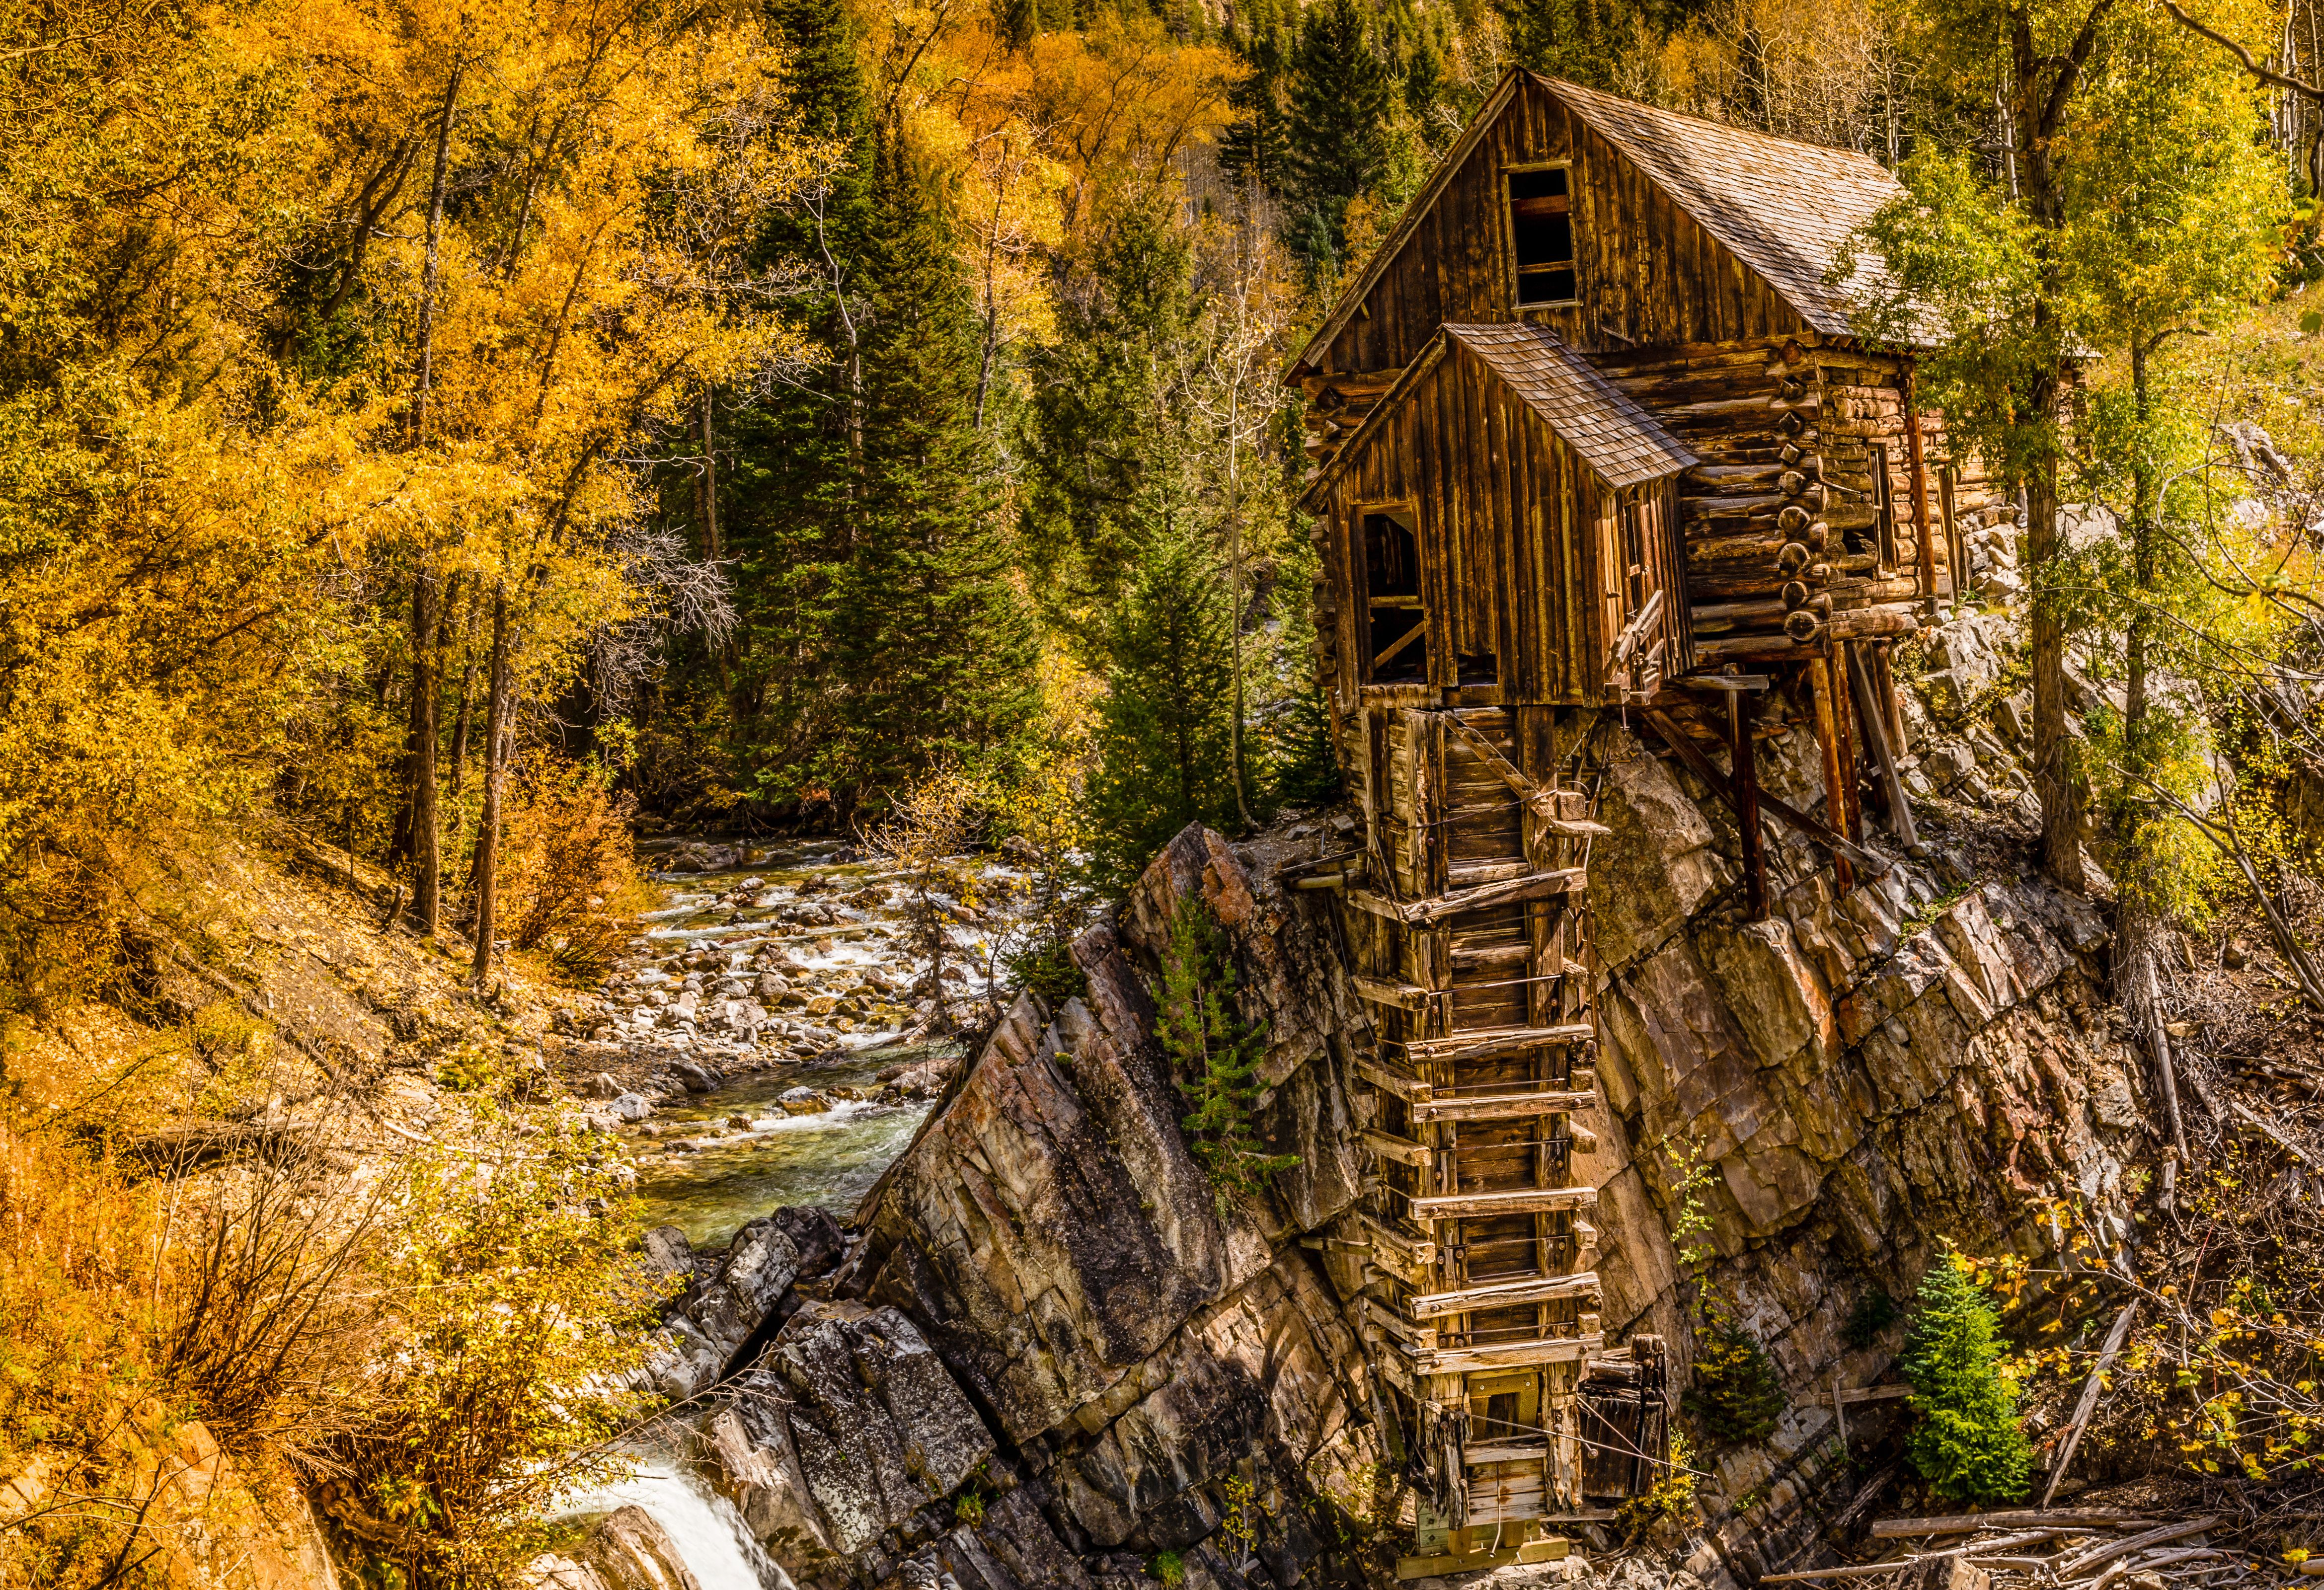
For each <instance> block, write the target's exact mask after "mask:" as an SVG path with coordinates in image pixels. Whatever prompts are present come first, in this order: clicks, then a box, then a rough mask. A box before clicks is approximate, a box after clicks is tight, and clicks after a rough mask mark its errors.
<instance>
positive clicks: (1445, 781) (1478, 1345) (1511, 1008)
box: [1349, 707, 1606, 1577]
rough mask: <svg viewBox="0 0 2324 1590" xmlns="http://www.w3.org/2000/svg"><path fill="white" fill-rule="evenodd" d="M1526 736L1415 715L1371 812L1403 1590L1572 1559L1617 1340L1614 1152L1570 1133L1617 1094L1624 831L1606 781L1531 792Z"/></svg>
mask: <svg viewBox="0 0 2324 1590" xmlns="http://www.w3.org/2000/svg"><path fill="white" fill-rule="evenodd" d="M1533 710H1536V711H1542V712H1549V711H1552V709H1533ZM1574 716H1575V715H1574V714H1572V713H1571V712H1568V713H1566V714H1565V717H1566V718H1567V719H1568V720H1569V722H1568V725H1567V726H1568V728H1569V730H1570V729H1571V727H1572V720H1573V719H1574ZM1580 721H1581V723H1582V725H1583V727H1585V728H1586V725H1587V721H1588V720H1587V719H1586V718H1582V719H1581V720H1580ZM1514 727H1515V725H1514V724H1513V721H1512V716H1511V714H1510V713H1508V712H1505V711H1504V710H1502V709H1500V708H1497V707H1486V708H1469V709H1452V708H1443V709H1421V710H1410V711H1405V712H1398V713H1397V714H1395V721H1392V722H1391V723H1390V725H1389V726H1388V734H1387V735H1386V736H1385V740H1386V744H1385V746H1384V748H1383V749H1384V751H1385V755H1384V756H1383V757H1382V758H1381V760H1382V762H1383V764H1384V765H1382V766H1379V767H1376V768H1375V769H1374V779H1373V784H1372V788H1373V789H1374V791H1375V792H1376V798H1375V799H1374V801H1373V802H1372V803H1371V804H1372V807H1373V810H1374V813H1375V820H1376V822H1377V823H1378V824H1379V828H1380V830H1381V832H1379V833H1378V834H1377V835H1376V842H1375V848H1374V850H1373V854H1374V855H1375V856H1376V857H1378V858H1380V859H1383V860H1384V861H1385V862H1386V863H1387V870H1388V875H1389V876H1388V878H1386V879H1384V880H1382V881H1383V882H1384V883H1385V885H1386V886H1387V887H1385V888H1384V889H1380V890H1373V891H1357V893H1356V894H1355V895H1354V896H1351V904H1352V905H1356V906H1358V907H1359V912H1358V913H1351V915H1350V918H1349V924H1350V937H1351V947H1352V948H1353V949H1354V951H1355V953H1356V956H1357V960H1358V963H1359V964H1358V971H1359V974H1360V975H1359V976H1358V978H1357V979H1356V986H1357V989H1358V991H1359V993H1360V994H1361V995H1362V997H1364V998H1365V999H1366V1000H1368V1001H1369V1002H1370V1003H1371V1004H1372V1005H1373V1006H1375V1011H1374V1027H1375V1030H1376V1032H1377V1034H1378V1035H1379V1047H1378V1050H1377V1052H1375V1053H1374V1054H1373V1055H1372V1056H1371V1057H1370V1058H1369V1062H1368V1063H1362V1064H1360V1065H1359V1066H1358V1068H1357V1074H1358V1079H1359V1084H1360V1089H1359V1091H1360V1098H1362V1099H1363V1100H1364V1102H1360V1104H1359V1110H1360V1112H1362V1111H1364V1110H1365V1109H1366V1108H1367V1106H1368V1107H1369V1120H1368V1121H1367V1123H1366V1125H1365V1127H1364V1131H1363V1138H1364V1141H1365V1143H1366V1144H1368V1145H1369V1146H1370V1147H1371V1149H1372V1150H1373V1152H1374V1153H1375V1154H1376V1155H1377V1157H1378V1159H1379V1175H1378V1176H1377V1178H1376V1179H1374V1180H1373V1181H1370V1182H1369V1183H1368V1187H1369V1191H1368V1194H1367V1200H1366V1211H1367V1212H1366V1224H1367V1227H1368V1228H1369V1231H1370V1233H1371V1236H1372V1255H1373V1258H1374V1262H1375V1267H1374V1268H1373V1269H1372V1270H1371V1271H1369V1272H1368V1274H1369V1275H1370V1276H1372V1277H1373V1278H1374V1279H1373V1280H1372V1281H1371V1282H1370V1284H1369V1285H1368V1286H1367V1288H1366V1300H1365V1303H1364V1313H1365V1318H1366V1320H1367V1324H1368V1327H1369V1334H1370V1335H1371V1336H1372V1337H1373V1339H1374V1341H1375V1343H1376V1346H1377V1347H1378V1351H1379V1358H1380V1359H1381V1361H1382V1362H1383V1363H1384V1365H1386V1367H1387V1373H1388V1378H1389V1380H1390V1382H1391V1383H1393V1384H1395V1385H1396V1386H1397V1389H1398V1391H1399V1392H1401V1393H1402V1395H1403V1396H1404V1397H1405V1398H1406V1401H1407V1403H1408V1409H1407V1411H1408V1412H1409V1414H1410V1419H1409V1421H1408V1422H1409V1425H1410V1431H1409V1433H1410V1435H1411V1436H1412V1438H1413V1443H1414V1446H1415V1448H1416V1449H1417V1451H1418V1452H1419V1454H1420V1455H1421V1457H1422V1458H1423V1461H1424V1466H1425V1468H1426V1469H1427V1470H1428V1471H1429V1473H1430V1475H1431V1481H1432V1486H1431V1490H1432V1493H1431V1495H1430V1497H1429V1498H1428V1499H1427V1501H1428V1505H1426V1506H1425V1508H1424V1517H1423V1520H1422V1527H1421V1529H1420V1531H1419V1540H1418V1545H1417V1549H1416V1554H1415V1555H1414V1556H1412V1557H1410V1558H1405V1559H1404V1560H1403V1561H1402V1562H1401V1563H1400V1564H1399V1574H1400V1576H1405V1577H1418V1576H1425V1575H1433V1574H1442V1573H1447V1572H1452V1571H1455V1570H1456V1569H1459V1568H1464V1567H1480V1566H1489V1565H1490V1564H1491V1563H1493V1562H1499V1561H1519V1560H1541V1559H1543V1558H1548V1557H1553V1556H1558V1555H1562V1554H1563V1549H1564V1543H1563V1540H1562V1539H1558V1538H1556V1537H1555V1536H1554V1535H1553V1534H1551V1533H1549V1532H1548V1531H1549V1528H1550V1521H1554V1519H1556V1518H1558V1517H1560V1516H1565V1517H1572V1516H1573V1515H1575V1514H1577V1513H1579V1512H1582V1503H1583V1497H1582V1491H1581V1483H1582V1462H1581V1444H1580V1441H1579V1439H1578V1438H1577V1435H1578V1419H1577V1413H1576V1408H1575V1402H1576V1387H1577V1385H1578V1383H1579V1381H1580V1378H1581V1375H1582V1372H1583V1366H1584V1365H1585V1363H1586V1362H1587V1361H1589V1360H1591V1359H1593V1358H1596V1357H1598V1356H1600V1352H1601V1348H1602V1346H1603V1337H1602V1334H1601V1332H1600V1319H1599V1286H1598V1277H1597V1273H1596V1263H1597V1233H1596V1231H1595V1229H1594V1227H1593V1226H1592V1224H1591V1215H1592V1214H1593V1212H1594V1210H1595V1209H1596V1205H1597V1192H1596V1190H1595V1189H1594V1188H1593V1187H1591V1186H1590V1185H1589V1184H1588V1181H1587V1178H1586V1177H1582V1176H1580V1175H1578V1174H1577V1173H1576V1172H1575V1169H1574V1156H1575V1154H1576V1153H1586V1152H1588V1151H1589V1150H1591V1149H1592V1148H1594V1147H1595V1146H1596V1143H1595V1140H1594V1139H1593V1138H1592V1137H1591V1135H1590V1134H1589V1133H1588V1132H1586V1131H1583V1130H1580V1129H1577V1128H1576V1127H1575V1126H1574V1125H1573V1122H1572V1112H1573V1111H1574V1110H1576V1109H1578V1108H1581V1107H1584V1106H1585V1105H1587V1104H1588V1103H1589V1102H1590V1101H1591V1098H1592V1097H1593V1091H1592V1089H1593V1087H1594V1083H1595V1080H1596V1078H1595V1074H1594V1071H1593V1065H1594V1062H1595V1059H1596V1053H1597V1040H1596V1036H1595V1025H1594V1020H1593V1015H1592V1011H1591V952H1590V942H1589V916H1588V913H1587V911H1586V910H1585V909H1584V899H1585V889H1586V885H1587V860H1588V849H1589V846H1590V844H1591V841H1592V839H1593V838H1594V837H1595V836H1597V835H1599V834H1601V833H1603V832H1606V831H1605V830H1604V829H1603V828H1602V827H1600V825H1599V824H1598V823H1596V822H1595V821H1594V820H1593V819H1592V815H1591V806H1592V804H1593V797H1594V794H1595V790H1594V787H1591V779H1590V777H1588V776H1587V775H1584V776H1582V777H1578V778H1576V777H1569V779H1568V781H1567V782H1566V783H1564V784H1563V785H1561V784H1560V783H1559V781H1558V779H1557V777H1556V776H1555V768H1554V767H1549V768H1542V769H1538V771H1539V772H1541V773H1542V774H1543V775H1544V776H1543V777H1535V775H1533V774H1528V773H1526V772H1524V771H1522V770H1521V764H1523V763H1525V762H1526V760H1527V758H1526V757H1524V756H1523V755H1522V754H1521V753H1520V751H1519V749H1518V747H1517V737H1516V735H1515V733H1514ZM1569 737H1570V738H1572V740H1574V741H1575V743H1577V744H1579V743H1582V742H1584V741H1585V740H1586V735H1581V736H1569ZM1551 738H1552V739H1553V740H1555V739H1556V738H1557V737H1556V736H1555V735H1554V734H1553V735H1552V737H1551Z"/></svg>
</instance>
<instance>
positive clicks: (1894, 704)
mask: <svg viewBox="0 0 2324 1590" xmlns="http://www.w3.org/2000/svg"><path fill="white" fill-rule="evenodd" d="M1894 646H1895V641H1893V640H1876V641H1874V642H1872V687H1873V693H1874V694H1877V696H1879V698H1880V710H1881V712H1883V713H1885V714H1886V717H1887V720H1888V749H1890V750H1891V751H1893V752H1895V754H1896V755H1898V756H1902V755H1904V753H1905V752H1906V751H1908V750H1910V749H1912V745H1911V743H1910V742H1909V741H1908V740H1907V739H1906V738H1905V734H1904V701H1903V699H1902V698H1901V697H1899V696H1898V695H1897V694H1896V670H1895V666H1892V665H1891V664H1890V662H1889V660H1888V653H1889V649H1890V648H1892V647H1894Z"/></svg>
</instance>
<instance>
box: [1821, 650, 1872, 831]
mask: <svg viewBox="0 0 2324 1590" xmlns="http://www.w3.org/2000/svg"><path fill="white" fill-rule="evenodd" d="M1848 649H1849V643H1848V642H1847V641H1845V640H1835V639H1829V638H1828V639H1826V640H1825V641H1824V648H1823V661H1824V677H1825V678H1826V679H1828V680H1830V681H1831V691H1832V694H1831V727H1832V742H1833V744H1834V746H1835V747H1836V748H1837V749H1838V750H1839V752H1840V799H1841V800H1843V801H1845V802H1846V803H1847V804H1848V822H1847V823H1846V824H1845V825H1842V824H1839V823H1835V824H1833V826H1834V827H1836V828H1839V829H1840V832H1842V833H1845V834H1846V835H1848V837H1849V838H1850V839H1852V840H1854V841H1856V842H1857V843H1858V844H1859V845H1860V844H1862V843H1863V842H1864V795H1863V792H1862V789H1861V782H1860V780H1858V777H1857V776H1856V709H1855V708H1854V707H1852V706H1851V705H1849V699H1848Z"/></svg>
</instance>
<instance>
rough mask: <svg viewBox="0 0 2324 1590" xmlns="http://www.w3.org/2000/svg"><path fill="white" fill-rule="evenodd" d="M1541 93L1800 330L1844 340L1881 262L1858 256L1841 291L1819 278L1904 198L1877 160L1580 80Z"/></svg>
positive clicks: (1877, 276) (1878, 277) (1879, 274)
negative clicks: (1735, 264) (1614, 152)
mask: <svg viewBox="0 0 2324 1590" xmlns="http://www.w3.org/2000/svg"><path fill="white" fill-rule="evenodd" d="M1549 87H1550V90H1551V92H1553V93H1554V94H1555V95H1556V96H1557V97H1559V98H1560V99H1562V100H1563V101H1564V102H1565V104H1566V106H1568V107H1569V108H1570V109H1571V110H1572V112H1573V114H1574V115H1578V116H1580V117H1581V118H1582V120H1583V121H1584V122H1587V123H1588V124H1590V125H1591V127H1592V128H1594V129H1595V130H1596V131H1597V132H1598V133H1599V134H1600V136H1601V137H1603V138H1605V139H1606V141H1607V142H1609V143H1611V144H1613V145H1614V147H1615V148H1617V149H1618V150H1620V151H1621V152H1623V154H1625V155H1627V156H1628V158H1629V159H1630V160H1631V161H1634V162H1636V163H1637V165H1638V167H1639V168H1640V169H1642V170H1645V171H1646V174H1647V175H1648V176H1650V177H1652V178H1653V179H1655V182H1656V183H1657V184H1659V185H1660V186H1661V187H1662V188H1663V189H1664V190H1665V192H1667V193H1668V194H1669V195H1670V196H1671V198H1672V199H1673V200H1674V201H1675V202H1676V203H1677V205H1678V206H1679V207H1680V208H1682V209H1683V210H1685V211H1686V213H1687V214H1688V215H1690V216H1693V217H1694V219H1695V220H1696V221H1697V222H1698V223H1699V224H1700V225H1701V226H1702V228H1703V229H1704V230H1705V231H1707V232H1709V233H1710V234H1711V235H1712V236H1713V237H1716V238H1717V239H1719V241H1720V243H1722V244H1726V245H1727V247H1728V248H1729V249H1730V250H1732V251H1733V252H1734V253H1735V254H1736V256H1737V257H1738V258H1739V259H1741V260H1742V261H1743V262H1744V263H1746V264H1748V265H1749V266H1750V267H1751V268H1752V269H1753V270H1754V271H1757V272H1758V273H1759V274H1760V275H1762V276H1764V277H1766V280H1767V281H1768V283H1769V285H1771V286H1772V287H1774V288H1775V290H1776V291H1777V292H1779V293H1781V294H1782V295H1783V296H1784V300H1785V301H1786V302H1788V303H1789V304H1790V305H1791V306H1792V308H1794V309H1797V310H1798V311H1799V312H1800V315H1801V317H1802V318H1803V319H1805V320H1806V321H1807V322H1808V324H1809V325H1811V326H1814V327H1815V328H1816V329H1817V330H1818V331H1820V332H1822V333H1824V334H1825V335H1829V336H1845V335H1848V334H1849V330H1850V325H1849V309H1850V307H1851V300H1852V299H1860V298H1861V297H1863V296H1864V291H1865V290H1867V289H1870V288H1872V287H1873V286H1875V285H1876V284H1877V283H1878V282H1879V281H1880V280H1881V279H1882V277H1883V276H1884V275H1885V272H1886V267H1885V264H1884V262H1882V261H1881V259H1880V257H1879V256H1878V255H1877V253H1872V252H1871V251H1869V250H1865V251H1863V252H1862V253H1861V254H1860V255H1859V258H1858V262H1857V269H1856V274H1855V276H1854V277H1853V278H1851V279H1850V280H1849V282H1848V283H1846V284H1844V285H1842V286H1840V287H1833V286H1831V285H1829V284H1828V283H1827V282H1826V281H1825V280H1824V278H1825V273H1826V272H1827V271H1829V270H1830V269H1831V262H1832V259H1833V256H1834V255H1835V254H1837V253H1839V252H1840V245H1841V244H1844V243H1845V242H1847V240H1848V237H1849V234H1850V233H1852V232H1854V231H1855V230H1856V229H1857V228H1858V227H1859V226H1861V225H1864V224H1865V223H1866V222H1867V221H1869V220H1870V219H1871V218H1872V217H1873V216H1874V215H1875V214H1876V213H1877V212H1878V211H1879V210H1880V208H1881V207H1883V206H1885V205H1886V204H1887V203H1889V201H1891V200H1892V199H1895V198H1899V197H1901V196H1902V195H1903V193H1904V189H1903V188H1901V187H1899V186H1898V184H1897V182H1896V179H1895V178H1894V177H1892V176H1890V175H1889V174H1888V172H1887V170H1886V169H1885V168H1884V167H1882V166H1881V164H1880V162H1879V161H1876V160H1873V159H1872V158H1871V157H1870V156H1868V155H1861V154H1852V153H1850V152H1848V151H1847V150H1843V149H1826V148H1824V147H1822V146H1821V145H1820V144H1813V143H1797V142H1793V141H1792V140H1790V139H1788V138H1775V137H1770V136H1769V135H1767V134H1766V133H1752V132H1747V131H1745V130H1744V129H1743V128H1740V127H1730V126H1728V125H1727V124H1724V123H1721V122H1711V121H1705V120H1703V119H1702V118H1701V117H1700V116H1691V115H1682V114H1681V113H1680V112H1677V111H1674V110H1660V109H1657V108H1656V107H1655V106H1651V105H1640V104H1639V103H1638V102H1637V101H1636V100H1632V99H1622V98H1618V97H1616V96H1614V95H1611V94H1601V93H1600V92H1598V91H1597V90H1596V89H1594V88H1584V87H1582V86H1581V85H1580V84H1578V83H1568V82H1563V81H1553V82H1551V83H1550V85H1549Z"/></svg>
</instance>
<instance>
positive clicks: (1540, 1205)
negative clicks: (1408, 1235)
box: [1410, 1187, 1598, 1220]
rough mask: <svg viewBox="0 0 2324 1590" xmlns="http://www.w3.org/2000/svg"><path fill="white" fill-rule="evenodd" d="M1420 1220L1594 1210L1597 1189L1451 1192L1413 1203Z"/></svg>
mask: <svg viewBox="0 0 2324 1590" xmlns="http://www.w3.org/2000/svg"><path fill="white" fill-rule="evenodd" d="M1410 1207H1411V1210H1412V1218H1414V1219H1416V1220H1468V1219H1475V1218H1480V1217H1482V1216H1489V1215H1545V1214H1550V1213H1553V1212H1554V1211H1556V1210H1559V1209H1596V1208H1597V1207H1598V1190H1597V1189H1596V1188H1594V1187H1517V1188H1511V1189H1509V1190H1508V1191H1505V1192H1448V1193H1442V1194H1438V1195H1435V1196H1434V1197H1427V1198H1416V1199H1412V1200H1411V1206H1410Z"/></svg>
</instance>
